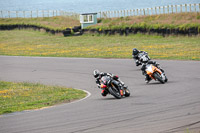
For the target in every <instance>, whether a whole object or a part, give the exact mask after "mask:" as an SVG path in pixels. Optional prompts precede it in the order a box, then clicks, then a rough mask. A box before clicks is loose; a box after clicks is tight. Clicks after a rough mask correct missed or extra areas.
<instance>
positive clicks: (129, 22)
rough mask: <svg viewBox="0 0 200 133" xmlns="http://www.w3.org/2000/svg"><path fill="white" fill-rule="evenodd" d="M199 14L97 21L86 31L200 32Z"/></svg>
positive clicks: (131, 17)
mask: <svg viewBox="0 0 200 133" xmlns="http://www.w3.org/2000/svg"><path fill="white" fill-rule="evenodd" d="M199 18H200V13H199V12H191V13H174V14H161V15H149V16H129V17H120V18H107V19H104V18H103V19H99V20H98V22H99V23H98V24H96V25H93V26H90V27H87V28H88V29H101V30H105V29H125V28H127V27H129V28H142V29H146V30H150V29H163V28H164V29H177V28H179V29H180V30H183V31H184V30H187V29H189V28H198V30H199V31H200V19H199Z"/></svg>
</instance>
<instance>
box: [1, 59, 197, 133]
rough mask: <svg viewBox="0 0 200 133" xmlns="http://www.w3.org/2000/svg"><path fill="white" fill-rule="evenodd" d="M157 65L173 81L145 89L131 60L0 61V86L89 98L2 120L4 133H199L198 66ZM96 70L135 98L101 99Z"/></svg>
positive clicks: (191, 63)
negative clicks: (37, 86)
mask: <svg viewBox="0 0 200 133" xmlns="http://www.w3.org/2000/svg"><path fill="white" fill-rule="evenodd" d="M156 61H157V62H159V63H160V66H161V67H162V68H163V69H164V70H165V73H166V76H167V77H168V79H169V81H168V82H167V83H166V84H160V83H159V82H157V81H151V82H150V83H149V84H146V83H145V82H144V76H143V75H142V73H141V70H140V67H136V66H135V63H134V61H133V60H132V59H95V58H49V57H46V58H45V57H44V58H43V57H42V58H39V57H17V56H16V57H12V56H0V80H3V81H17V82H21V81H28V82H33V83H37V82H39V83H42V84H50V85H60V86H66V87H73V88H77V89H83V90H86V91H88V92H89V93H88V97H87V98H85V99H83V100H79V101H75V102H72V103H63V104H60V105H56V106H53V107H49V108H44V109H39V110H31V111H30V110H29V111H22V112H16V113H11V114H5V115H1V116H0V133H122V132H124V133H186V132H190V133H199V132H200V62H199V61H171V60H156ZM94 69H99V70H100V71H103V72H110V73H113V74H116V75H118V76H119V77H120V79H121V80H122V81H124V82H125V84H126V85H128V87H129V89H130V92H131V96H130V97H128V98H123V99H115V98H114V97H113V96H111V95H108V96H106V97H103V96H101V90H100V89H98V88H97V86H96V84H95V79H94V77H93V70H94ZM89 94H91V95H89Z"/></svg>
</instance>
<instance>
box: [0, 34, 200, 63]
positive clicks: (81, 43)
mask: <svg viewBox="0 0 200 133" xmlns="http://www.w3.org/2000/svg"><path fill="white" fill-rule="evenodd" d="M133 48H138V49H139V50H144V51H147V52H148V53H149V56H150V57H151V58H153V59H175V60H177V59H178V60H200V37H199V36H194V37H187V36H178V37H176V36H169V37H162V36H152V35H142V34H137V35H129V36H118V35H115V36H104V35H102V36H101V35H100V36H98V35H94V36H92V35H83V36H72V37H63V36H54V35H49V34H46V33H42V32H37V31H31V30H14V31H0V55H11V56H49V57H50V56H51V57H91V58H132V56H131V55H132V53H131V52H132V49H133Z"/></svg>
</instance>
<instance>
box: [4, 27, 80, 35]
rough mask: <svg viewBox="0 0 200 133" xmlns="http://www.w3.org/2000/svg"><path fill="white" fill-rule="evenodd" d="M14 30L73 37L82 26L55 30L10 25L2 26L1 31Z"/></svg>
mask: <svg viewBox="0 0 200 133" xmlns="http://www.w3.org/2000/svg"><path fill="white" fill-rule="evenodd" d="M14 29H19V30H22V29H33V30H35V31H45V32H46V33H50V34H53V35H55V34H59V33H61V34H63V35H64V36H72V35H73V33H74V32H76V31H78V30H80V26H75V27H74V28H73V29H71V28H67V29H65V30H54V29H50V28H47V27H42V26H37V25H26V24H9V25H5V24H3V25H0V30H14Z"/></svg>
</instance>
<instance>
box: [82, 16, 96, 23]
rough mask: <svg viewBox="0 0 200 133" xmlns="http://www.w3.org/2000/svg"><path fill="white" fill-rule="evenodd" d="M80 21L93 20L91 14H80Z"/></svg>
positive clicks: (88, 21)
mask: <svg viewBox="0 0 200 133" xmlns="http://www.w3.org/2000/svg"><path fill="white" fill-rule="evenodd" d="M81 19H82V20H81V21H82V22H83V23H93V22H94V19H93V15H90V14H89V15H82V17H81Z"/></svg>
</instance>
